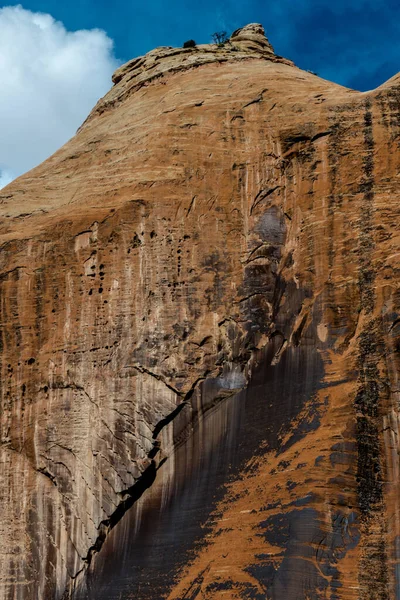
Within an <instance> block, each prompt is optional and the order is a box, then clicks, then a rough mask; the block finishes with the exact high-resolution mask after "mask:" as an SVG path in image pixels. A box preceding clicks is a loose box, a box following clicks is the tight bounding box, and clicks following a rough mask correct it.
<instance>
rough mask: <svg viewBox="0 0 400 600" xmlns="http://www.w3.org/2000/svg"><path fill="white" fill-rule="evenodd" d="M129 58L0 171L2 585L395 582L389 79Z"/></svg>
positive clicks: (192, 51)
mask: <svg viewBox="0 0 400 600" xmlns="http://www.w3.org/2000/svg"><path fill="white" fill-rule="evenodd" d="M113 81H114V83H115V85H114V87H113V88H112V89H111V90H110V92H109V93H108V94H107V95H106V96H105V97H104V98H103V99H102V100H100V101H99V103H98V105H97V106H96V107H95V108H94V109H93V111H92V113H91V114H90V115H89V117H88V119H87V120H86V122H85V123H84V124H83V125H82V127H81V128H80V130H79V132H78V133H77V135H76V136H75V137H74V138H73V139H72V140H70V141H69V142H68V143H67V144H66V145H65V146H64V147H63V148H61V149H60V150H59V151H58V152H57V153H56V154H54V155H53V156H52V157H51V158H49V159H48V160H47V161H45V162H44V163H43V164H42V165H40V166H39V167H37V168H36V169H34V170H33V171H31V172H30V173H27V174H26V175H24V176H23V177H21V178H19V179H18V180H16V181H15V182H13V183H12V184H11V185H10V186H8V187H7V188H5V189H4V190H1V192H0V199H1V222H0V235H1V249H2V252H1V255H0V298H1V304H0V312H1V338H0V340H1V369H2V377H1V382H2V386H1V403H2V404H1V407H2V408H1V446H0V460H1V465H0V479H1V482H0V490H1V491H0V514H1V515H2V519H1V522H0V538H1V540H2V544H1V548H0V557H1V558H0V590H1V591H0V598H2V599H4V600H9V599H11V598H18V599H19V600H28V599H29V600H31V599H34V598H38V599H42V598H44V599H53V598H54V599H60V598H64V599H66V598H75V599H76V598H78V599H79V598H90V599H96V600H99V599H107V600H112V599H114V598H115V599H117V598H118V599H121V598H132V597H133V598H137V599H139V600H149V599H151V600H155V599H157V600H158V599H160V598H168V599H170V600H172V599H176V600H177V599H178V598H179V599H183V598H187V599H189V598H190V599H193V600H194V599H195V598H207V599H212V598H232V599H234V598H254V599H261V598H263V599H264V598H271V599H273V600H278V599H279V600H281V599H282V598H286V599H288V600H297V599H304V598H313V599H314V598H315V599H317V598H331V599H340V600H342V599H346V600H351V599H354V600H355V599H360V600H372V599H373V598H374V599H376V598H380V599H384V598H396V597H398V596H399V589H400V588H399V585H400V584H399V580H398V572H399V570H398V561H399V550H398V548H399V539H400V538H399V534H400V531H399V527H400V525H399V517H398V515H399V501H398V498H399V489H398V488H399V477H398V450H399V448H398V446H399V426H398V415H399V412H398V401H399V384H398V373H399V344H400V315H399V310H400V307H399V304H400V294H399V284H398V281H399V260H398V258H399V251H398V247H399V229H398V217H399V179H398V171H399V162H400V150H399V143H398V141H399V136H400V120H399V106H400V104H399V99H400V85H399V79H398V77H395V78H393V79H392V80H390V81H389V82H387V84H385V85H384V86H382V87H381V88H378V89H377V90H375V91H372V92H369V93H359V92H357V91H353V90H348V89H345V88H343V87H340V86H338V85H335V84H332V83H330V82H327V81H324V80H322V79H320V78H318V77H316V76H315V75H313V74H311V73H306V72H303V71H301V70H300V69H298V68H296V67H295V66H294V65H293V63H291V62H290V61H288V60H286V59H282V58H279V57H277V56H276V55H275V54H274V53H273V50H272V47H271V46H270V44H269V42H268V41H267V40H266V38H265V37H264V31H263V29H262V27H261V26H260V25H249V26H247V27H245V28H243V29H242V30H238V31H236V32H235V33H234V34H233V36H232V38H231V40H230V42H229V43H227V44H225V45H224V46H222V47H219V46H216V45H206V46H198V47H196V48H188V49H172V48H158V49H156V50H154V51H152V52H150V53H149V54H147V55H146V56H145V57H141V58H139V59H135V60H134V61H131V62H129V63H127V65H124V66H123V67H121V68H120V69H119V70H118V71H117V72H116V74H115V75H114V79H113Z"/></svg>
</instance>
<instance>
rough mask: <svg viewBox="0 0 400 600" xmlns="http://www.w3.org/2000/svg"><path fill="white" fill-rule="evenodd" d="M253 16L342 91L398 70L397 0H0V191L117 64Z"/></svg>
mask: <svg viewBox="0 0 400 600" xmlns="http://www.w3.org/2000/svg"><path fill="white" fill-rule="evenodd" d="M254 22H256V23H262V24H263V25H264V27H265V30H266V34H267V36H268V38H269V40H270V42H271V43H272V45H273V46H274V48H275V51H276V53H277V54H280V55H282V56H285V57H287V58H290V59H292V60H293V61H294V62H295V63H296V64H297V65H298V66H299V67H301V68H303V69H309V70H311V71H314V72H316V73H317V74H318V75H319V76H320V77H323V78H325V79H328V80H331V81H335V82H337V83H340V84H342V85H345V86H347V87H350V88H353V89H357V90H360V91H366V90H370V89H374V88H375V87H377V86H379V85H380V84H382V83H383V82H384V81H386V80H387V79H389V78H390V77H392V76H393V75H395V74H396V73H397V72H399V71H400V44H399V43H398V40H399V39H400V0H375V1H372V0H297V1H296V0H270V1H269V2H267V1H266V0H241V1H238V0H201V2H198V1H195V0H190V1H189V0H168V1H167V0H141V1H140V2H139V1H138V0H22V2H21V4H20V5H16V4H12V3H10V2H8V3H1V1H0V59H1V60H0V81H1V84H2V87H1V93H0V131H1V133H2V135H1V136H0V189H1V188H2V187H4V185H7V183H8V182H10V181H12V180H13V179H14V178H15V177H17V176H18V175H20V174H22V173H24V172H25V171H27V170H28V169H31V168H32V167H34V166H35V165H37V164H39V163H40V162H42V161H43V160H44V159H45V158H47V157H48V156H49V155H50V154H52V153H53V152H54V151H55V150H57V148H59V147H60V146H61V145H62V144H63V143H65V142H66V141H67V140H68V139H69V138H70V137H71V136H72V135H73V134H74V132H75V131H76V129H77V128H78V127H79V125H80V124H81V123H82V122H83V120H84V119H85V117H86V116H87V114H88V113H89V112H90V110H91V108H92V107H93V106H94V104H95V103H96V101H97V100H98V99H99V98H100V97H101V96H103V95H104V94H105V93H106V92H107V91H108V89H110V87H111V75H112V72H113V71H114V70H115V68H116V67H117V66H118V65H119V64H121V63H122V62H125V61H127V60H129V59H131V58H133V57H135V56H140V55H141V54H144V53H146V52H148V51H149V50H151V49H152V48H155V47H156V46H164V45H165V46H181V45H182V44H183V42H184V41H186V40H188V39H191V38H192V39H195V40H196V42H197V43H207V42H210V41H211V35H212V33H213V32H215V31H220V30H226V31H227V32H228V33H229V34H230V33H231V32H232V31H234V30H235V29H237V28H238V27H242V26H243V25H246V24H248V23H254Z"/></svg>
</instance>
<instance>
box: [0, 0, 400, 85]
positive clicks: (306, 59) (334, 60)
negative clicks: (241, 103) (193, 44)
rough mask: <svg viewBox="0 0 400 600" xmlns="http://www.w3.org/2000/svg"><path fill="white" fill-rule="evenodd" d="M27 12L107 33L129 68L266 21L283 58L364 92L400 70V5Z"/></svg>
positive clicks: (208, 4) (124, 1) (59, 1)
mask: <svg viewBox="0 0 400 600" xmlns="http://www.w3.org/2000/svg"><path fill="white" fill-rule="evenodd" d="M8 4H10V3H8ZM5 5H6V4H0V6H5ZM22 5H23V7H24V8H26V9H30V10H32V11H42V12H46V13H50V14H51V15H52V16H53V17H55V18H56V19H58V20H60V21H62V22H63V23H64V25H65V27H66V28H67V29H68V30H76V29H92V28H95V27H98V28H101V29H104V30H105V31H106V32H107V34H108V36H109V37H110V38H112V39H113V40H114V42H115V54H116V56H117V57H118V58H119V59H121V60H123V61H125V60H128V59H130V58H132V57H134V56H137V55H140V54H143V53H145V52H147V51H148V50H151V49H152V48H153V47H155V46H161V45H171V46H179V45H181V44H182V43H183V42H184V41H185V40H186V39H188V38H194V39H195V40H196V41H197V42H198V43H201V42H203V43H204V42H208V41H209V39H210V34H212V33H213V32H214V31H215V30H220V29H226V30H227V31H228V32H231V31H233V30H234V29H236V28H237V27H240V26H242V25H244V24H247V23H251V22H261V23H262V24H263V25H264V27H265V29H266V33H267V36H268V38H269V40H270V42H271V43H272V44H273V46H274V47H275V50H276V52H277V53H279V54H282V55H284V56H286V57H288V58H291V59H292V60H294V61H295V63H296V64H297V65H298V66H300V67H302V68H305V69H311V70H313V71H315V72H317V73H318V74H319V75H320V76H322V77H325V78H327V79H331V80H333V81H336V82H338V83H341V84H343V85H347V86H349V87H353V88H356V89H359V90H360V91H364V90H368V89H372V88H374V87H376V86H377V85H380V84H381V83H383V82H384V81H385V80H386V79H388V78H389V77H391V76H392V75H394V74H395V73H396V72H398V71H400V45H399V43H398V40H399V39H400V35H399V34H400V2H399V1H398V0H375V1H372V0H335V1H333V0H297V1H296V0H271V1H269V2H267V1H266V0H247V1H246V0H244V1H238V0H202V1H201V2H196V1H193V0H191V1H189V0H168V1H166V0H152V1H149V0H141V1H138V0H111V1H110V0H69V1H66V0H25V1H24V2H22Z"/></svg>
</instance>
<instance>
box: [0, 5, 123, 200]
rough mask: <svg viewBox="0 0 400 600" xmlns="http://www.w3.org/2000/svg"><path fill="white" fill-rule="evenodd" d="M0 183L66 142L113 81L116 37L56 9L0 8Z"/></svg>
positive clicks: (115, 65) (11, 177)
mask: <svg viewBox="0 0 400 600" xmlns="http://www.w3.org/2000/svg"><path fill="white" fill-rule="evenodd" d="M0 32H1V33H0V86H1V87H0V132H1V133H0V188H1V187H3V186H4V185H6V184H7V183H9V181H10V180H11V179H13V178H14V177H16V176H18V175H20V174H21V173H23V172H25V171H27V170H28V169H31V168H32V167H34V166H36V165H37V164H39V163H40V162H42V161H43V160H44V159H45V158H47V157H48V156H49V155H50V154H52V153H53V152H54V151H55V150H57V148H59V147H60V146H61V145H62V144H63V143H64V142H66V141H67V140H68V139H69V138H70V137H71V136H72V135H73V134H74V133H75V131H76V129H77V127H79V125H80V124H81V123H82V121H83V120H84V119H85V117H86V116H87V114H88V113H89V111H90V109H91V108H92V107H93V106H94V104H95V103H96V101H97V100H98V99H99V98H100V97H101V96H102V95H103V94H105V92H106V91H107V90H108V89H109V88H110V86H111V74H112V72H113V71H114V69H115V68H116V67H117V66H118V63H117V61H116V59H115V57H114V55H113V42H112V40H111V39H110V38H109V37H107V35H106V33H105V32H104V31H101V30H99V29H92V30H90V31H88V30H81V31H74V32H70V31H67V30H66V29H65V27H64V25H63V24H62V23H60V22H59V21H55V19H53V17H52V16H51V15H48V14H43V13H34V12H31V11H29V10H25V9H24V8H22V6H20V5H19V6H7V7H5V8H1V9H0Z"/></svg>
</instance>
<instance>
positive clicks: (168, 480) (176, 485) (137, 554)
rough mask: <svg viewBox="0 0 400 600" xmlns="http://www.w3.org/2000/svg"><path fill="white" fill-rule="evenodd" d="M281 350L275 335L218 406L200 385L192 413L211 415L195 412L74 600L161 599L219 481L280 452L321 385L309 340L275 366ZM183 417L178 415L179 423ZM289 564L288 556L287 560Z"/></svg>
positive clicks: (199, 535)
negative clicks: (248, 375) (239, 386)
mask: <svg viewBox="0 0 400 600" xmlns="http://www.w3.org/2000/svg"><path fill="white" fill-rule="evenodd" d="M278 347H279V340H278V341H277V340H276V338H272V340H271V342H270V344H269V345H268V347H267V348H266V349H265V350H264V352H263V353H262V358H261V360H260V363H259V366H258V368H257V370H256V372H255V374H254V376H253V378H252V381H251V382H250V384H249V386H248V389H246V390H243V391H242V392H240V393H238V394H236V395H234V396H233V397H230V398H226V399H220V400H219V401H218V403H217V404H216V405H215V406H213V403H212V398H213V397H215V387H216V385H217V384H216V383H215V380H209V381H207V382H205V383H204V384H203V386H202V397H201V398H199V397H196V395H195V396H194V398H193V400H192V411H195V410H196V406H195V405H196V403H201V405H202V406H203V407H204V406H208V410H207V411H206V412H205V413H204V411H202V410H201V409H200V408H199V407H197V411H198V415H197V423H196V425H195V427H194V430H193V433H192V435H191V436H190V437H189V438H188V439H186V441H185V442H184V443H183V444H182V445H181V446H180V447H178V448H177V450H176V451H175V453H174V454H172V456H170V457H169V458H168V460H167V461H166V462H165V464H164V465H163V466H162V467H161V468H160V470H159V472H158V475H157V478H156V481H155V483H154V484H153V486H152V487H151V488H150V489H149V490H147V491H146V492H145V493H144V494H143V496H142V498H141V499H140V500H139V501H138V502H137V503H136V504H135V505H134V506H133V507H132V509H131V510H130V511H129V512H128V513H127V514H126V515H125V517H124V518H123V519H122V521H121V522H120V523H119V524H118V525H117V526H116V527H115V529H114V530H113V531H112V532H111V534H110V535H109V537H108V538H107V539H106V541H105V543H104V546H103V548H102V550H101V552H100V553H99V554H98V555H97V556H96V557H95V559H94V561H93V563H92V565H91V567H90V571H89V573H88V574H87V576H86V581H85V586H84V587H83V586H82V587H81V588H80V589H79V590H77V592H76V594H75V596H74V597H75V598H79V599H83V598H85V599H88V600H94V599H96V600H103V599H104V600H105V599H107V600H114V599H115V600H117V599H118V600H123V599H128V598H137V599H141V600H146V599H148V600H154V599H155V598H163V597H165V595H166V594H167V592H168V590H169V589H170V588H171V587H172V585H173V583H174V579H175V576H176V574H177V571H178V569H179V567H180V566H182V565H183V564H185V563H187V562H188V560H190V557H191V556H192V557H193V556H194V553H195V552H196V550H199V548H200V547H201V544H204V543H205V542H204V541H203V542H202V541H201V540H204V539H205V537H206V533H207V530H210V528H211V525H212V523H210V522H207V520H208V519H209V517H210V514H211V513H212V511H213V509H214V508H215V506H216V503H217V502H218V500H220V499H221V498H222V497H223V496H224V484H226V483H227V482H229V481H232V480H233V479H234V478H235V477H236V476H237V475H238V473H239V470H240V468H241V467H242V466H243V465H244V463H245V461H246V460H248V459H249V458H251V457H252V456H254V455H257V454H261V453H263V452H266V451H268V450H277V449H278V447H279V436H280V435H282V434H284V433H285V432H286V433H287V432H288V431H289V430H290V428H291V427H292V426H293V425H292V423H293V422H294V421H295V419H296V417H297V416H298V415H299V413H300V412H301V411H302V410H303V408H304V406H305V404H306V403H308V402H309V401H310V399H312V398H313V396H314V395H315V393H316V391H317V389H318V388H319V386H320V381H321V379H322V375H323V368H322V361H321V358H320V355H319V353H318V351H317V350H316V349H315V347H314V346H312V344H311V343H310V344H307V343H306V342H304V343H302V344H300V345H299V346H297V347H289V348H288V349H287V351H286V352H285V353H284V354H283V355H282V357H281V360H280V361H279V363H278V364H275V365H272V364H271V361H272V360H273V357H274V355H275V353H276V351H277V349H278ZM207 396H208V400H207ZM184 414H185V413H184V412H181V413H180V419H182V418H184ZM187 415H188V413H187ZM192 416H193V415H192ZM186 418H188V416H186ZM171 425H172V430H171V432H170V435H171V436H172V437H173V438H176V436H178V437H179V435H180V434H181V432H182V430H183V427H182V422H181V423H180V424H178V423H176V424H174V423H172V424H171ZM173 427H175V431H173ZM177 429H179V431H177ZM304 510H311V509H304ZM304 510H303V511H301V512H304ZM298 527H300V525H299V526H298ZM299 535H300V533H299ZM293 560H295V559H294V558H289V557H288V558H287V560H286V562H287V561H293ZM260 568H261V566H260ZM288 568H289V567H288ZM268 569H269V567H268ZM296 570H297V569H296ZM282 573H283V571H282ZM277 581H278V580H277ZM276 585H278V584H276ZM192 591H194V590H192ZM253 592H254V593H255V594H256V593H257V592H256V590H253V591H252V590H247V591H246V590H241V591H240V593H241V597H244V598H247V597H248V598H256V597H257V595H256V596H254V593H253ZM245 594H250V595H247V596H246V595H245ZM193 597H194V598H195V597H196V595H194V596H193Z"/></svg>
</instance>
